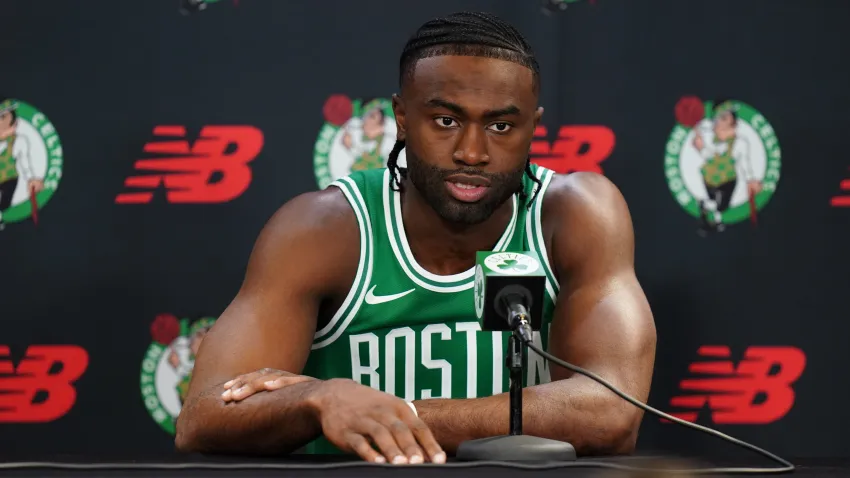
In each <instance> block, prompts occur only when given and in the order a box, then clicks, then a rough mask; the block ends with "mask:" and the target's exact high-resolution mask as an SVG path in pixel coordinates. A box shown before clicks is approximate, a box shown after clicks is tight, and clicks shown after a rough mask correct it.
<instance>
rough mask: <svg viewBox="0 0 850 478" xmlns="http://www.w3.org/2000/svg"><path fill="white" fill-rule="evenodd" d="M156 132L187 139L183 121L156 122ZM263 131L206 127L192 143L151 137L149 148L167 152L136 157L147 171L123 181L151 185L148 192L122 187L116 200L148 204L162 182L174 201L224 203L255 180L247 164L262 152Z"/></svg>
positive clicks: (137, 185)
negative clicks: (167, 123) (124, 189)
mask: <svg viewBox="0 0 850 478" xmlns="http://www.w3.org/2000/svg"><path fill="white" fill-rule="evenodd" d="M153 133H154V135H156V136H164V137H166V138H185V136H186V128H185V127H183V126H157V127H156V128H154V130H153ZM262 148H263V133H262V131H260V130H259V129H257V128H255V127H253V126H205V127H204V128H203V129H201V134H200V137H199V138H198V139H197V140H196V141H195V142H194V144H192V146H191V147H190V146H189V142H188V141H186V140H181V139H165V140H162V141H152V142H150V143H147V144H146V145H145V149H144V150H145V152H146V153H149V154H153V155H165V156H164V157H157V158H152V159H140V160H138V161H136V163H135V168H136V171H139V172H151V173H154V174H146V175H142V176H130V177H128V178H127V180H126V181H124V186H126V187H127V188H131V189H148V191H144V192H123V193H121V194H119V195H118V196H117V197H116V198H115V202H116V203H117V204H147V203H149V202H151V200H152V199H153V196H154V191H151V190H155V189H157V188H159V187H161V186H164V187H165V189H166V190H167V192H166V199H167V200H168V202H170V203H194V204H201V203H206V204H209V203H223V202H227V201H231V200H233V199H235V198H237V197H239V196H240V195H242V193H244V192H245V190H246V189H248V185H250V184H251V168H250V167H249V166H248V163H249V162H251V161H252V160H253V159H254V158H256V157H257V155H258V154H260V150H262Z"/></svg>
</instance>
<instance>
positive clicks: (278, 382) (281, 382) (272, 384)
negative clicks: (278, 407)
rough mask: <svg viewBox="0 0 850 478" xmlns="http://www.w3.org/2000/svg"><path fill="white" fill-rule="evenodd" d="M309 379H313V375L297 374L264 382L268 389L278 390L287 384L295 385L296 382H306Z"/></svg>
mask: <svg viewBox="0 0 850 478" xmlns="http://www.w3.org/2000/svg"><path fill="white" fill-rule="evenodd" d="M308 380H313V378H312V377H307V376H304V375H295V376H292V377H277V378H274V379H272V380H267V381H265V382H263V385H265V387H266V390H277V389H279V388H283V387H285V386H287V385H293V384H296V383H301V382H306V381H308Z"/></svg>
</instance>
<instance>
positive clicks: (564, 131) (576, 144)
mask: <svg viewBox="0 0 850 478" xmlns="http://www.w3.org/2000/svg"><path fill="white" fill-rule="evenodd" d="M547 136H548V132H547V130H546V127H545V126H538V127H537V128H536V129H535V130H534V137H535V138H537V139H535V140H534V141H532V142H531V161H532V162H533V163H534V164H537V165H539V166H543V167H544V168H549V169H552V170H554V171H555V172H556V173H561V174H567V173H571V172H574V171H591V172H595V173H600V174H601V173H602V167H601V166H600V165H599V163H601V162H602V161H604V160H605V159H607V158H608V156H610V155H611V152H612V151H614V132H613V131H611V129H609V128H608V127H606V126H561V129H560V130H559V131H558V138H557V139H556V140H555V141H553V142H552V143H551V144H550V143H549V141H548V140H547V139H546V138H547Z"/></svg>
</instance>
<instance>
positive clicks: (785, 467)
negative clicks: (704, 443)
mask: <svg viewBox="0 0 850 478" xmlns="http://www.w3.org/2000/svg"><path fill="white" fill-rule="evenodd" d="M522 341H523V342H525V344H526V345H528V348H529V349H531V350H533V351H534V352H535V353H537V354H538V355H540V356H541V357H543V358H545V359H546V360H548V361H549V362H552V363H555V364H557V365H560V366H561V367H564V368H566V369H569V370H572V371H573V372H575V373H578V374H581V375H584V376H585V377H588V378H590V379H592V380H594V381H596V382H598V383H599V384H600V385H603V386H605V388H607V389H608V390H611V391H612V392H614V393H615V394H617V396H619V397H620V398H622V399H623V400H625V401H627V402H629V403H631V404H632V405H634V406H636V407H638V408H641V409H643V410H645V411H647V412H650V413H652V414H655V415H657V416H659V417H661V418H664V419H666V420H670V421H671V422H674V423H678V424H679V425H682V426H685V427H690V428H693V429H694V430H698V431H701V432H703V433H708V434H709V435H714V436H716V437H719V438H722V439H724V440H726V441H728V442H730V443H732V444H734V445H738V446H741V447H744V448H746V449H748V450H752V451H754V452H756V453H758V454H760V455H762V456H765V457H767V458H769V459H771V460H773V461H775V462H777V463H780V464H781V465H782V466H781V467H775V468H705V469H696V470H678V472H680V473H696V474H716V473H735V474H767V473H771V474H780V473H790V472H792V471H794V468H795V467H794V465H793V464H792V463H791V462H789V461H787V460H785V459H784V458H781V457H779V456H777V455H774V454H773V453H771V452H769V451H767V450H765V449H763V448H759V447H757V446H755V445H752V444H750V443H747V442H745V441H743V440H739V439H737V438H734V437H731V436H729V435H726V434H725V433H721V432H719V431H717V430H714V429H711V428H708V427H704V426H702V425H697V424H696V423H691V422H688V421H685V420H682V419H681V418H677V417H674V416H672V415H669V414H667V413H664V412H662V411H660V410H656V409H654V408H652V407H650V406H649V405H646V404H644V403H641V402H640V401H638V400H635V399H634V398H632V397H630V396H628V395H626V394H625V393H623V392H621V391H620V390H618V389H617V387H615V386H613V385H611V384H610V383H608V382H607V381H606V380H605V379H603V378H602V377H600V376H599V375H596V374H595V373H593V372H591V371H589V370H585V369H583V368H581V367H578V366H576V365H573V364H571V363H569V362H565V361H563V360H561V359H559V358H558V357H555V356H554V355H552V354H549V353H547V352H544V351H543V350H541V349H540V348H539V347H537V346H536V345H534V343H532V342H531V341H530V340H526V339H525V338H523V339H522ZM717 470H723V471H717ZM653 471H654V470H653Z"/></svg>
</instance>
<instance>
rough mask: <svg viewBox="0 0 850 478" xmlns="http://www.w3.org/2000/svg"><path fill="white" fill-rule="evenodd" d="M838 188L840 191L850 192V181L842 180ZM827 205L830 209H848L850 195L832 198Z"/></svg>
mask: <svg viewBox="0 0 850 478" xmlns="http://www.w3.org/2000/svg"><path fill="white" fill-rule="evenodd" d="M840 187H841V190H842V191H850V179H843V180H842V181H841V184H840ZM829 203H830V204H831V205H832V207H850V194H848V195H846V196H834V197H833V198H832V200H831V201H829Z"/></svg>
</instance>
